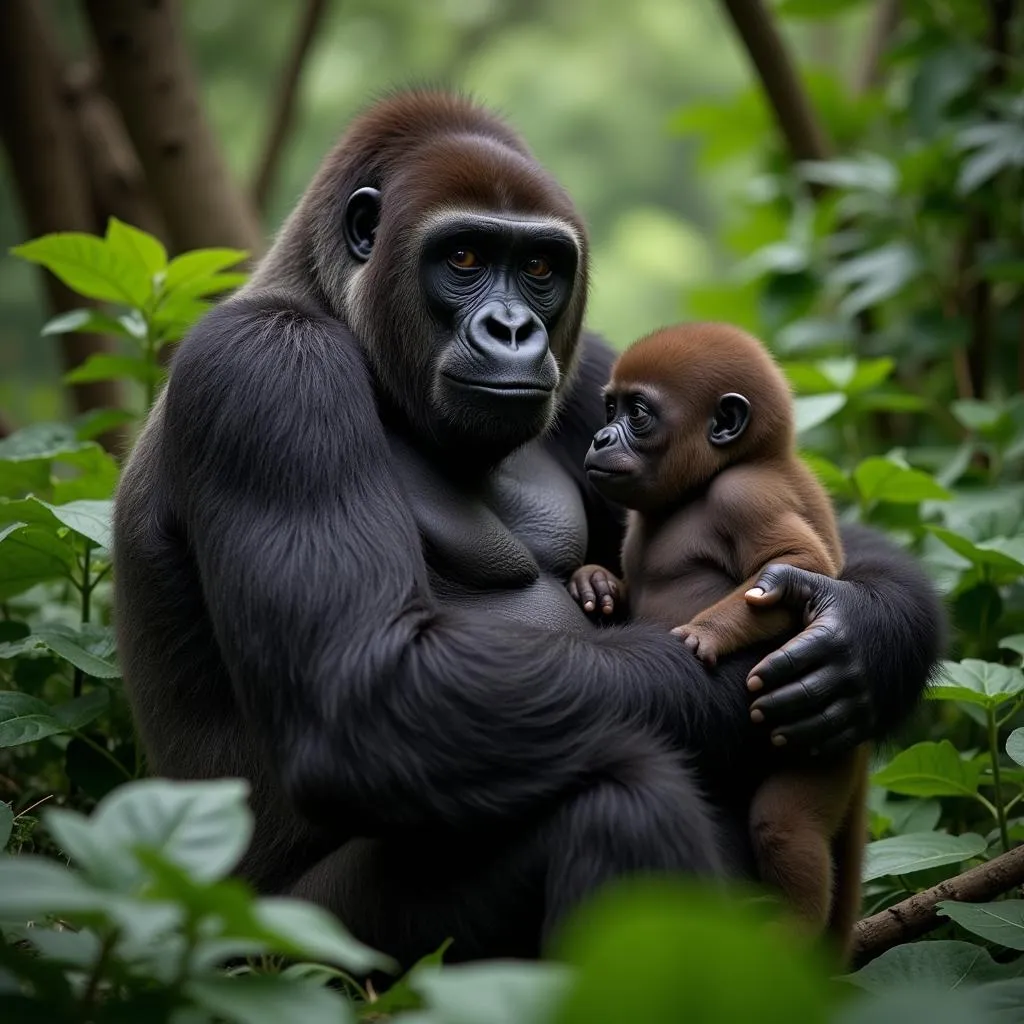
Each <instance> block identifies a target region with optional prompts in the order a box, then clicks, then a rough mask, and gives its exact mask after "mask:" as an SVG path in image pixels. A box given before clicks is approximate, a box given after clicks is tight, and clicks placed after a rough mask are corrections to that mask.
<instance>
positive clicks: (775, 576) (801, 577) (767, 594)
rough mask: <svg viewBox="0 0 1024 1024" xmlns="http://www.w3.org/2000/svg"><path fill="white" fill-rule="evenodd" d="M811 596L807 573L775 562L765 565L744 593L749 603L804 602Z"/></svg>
mask: <svg viewBox="0 0 1024 1024" xmlns="http://www.w3.org/2000/svg"><path fill="white" fill-rule="evenodd" d="M810 596H811V587H810V582H809V580H808V574H807V573H806V572H805V571H804V570H803V569H797V568H796V566H793V565H785V564H783V563H775V564H772V565H766V566H765V567H764V569H762V570H761V575H760V576H759V577H758V579H757V583H755V584H754V586H752V587H751V588H750V589H749V590H748V591H747V592H746V594H744V597H746V599H747V602H748V603H749V604H755V605H760V606H766V605H773V604H779V603H782V604H806V603H807V601H808V599H809V598H810Z"/></svg>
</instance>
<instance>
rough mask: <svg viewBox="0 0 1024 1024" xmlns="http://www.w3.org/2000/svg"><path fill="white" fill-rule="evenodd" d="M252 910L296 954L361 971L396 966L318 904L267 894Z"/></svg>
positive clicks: (260, 922)
mask: <svg viewBox="0 0 1024 1024" xmlns="http://www.w3.org/2000/svg"><path fill="white" fill-rule="evenodd" d="M253 913H254V915H255V918H256V920H257V921H258V922H259V924H260V925H261V926H262V927H263V928H264V929H265V930H266V931H267V932H269V933H271V934H273V935H274V936H276V937H277V938H278V939H280V940H283V942H284V943H286V944H287V946H288V947H291V949H292V951H293V953H295V954H299V955H301V956H306V957H309V958H310V959H313V960H323V961H326V962H328V963H335V964H340V965H341V966H343V967H344V968H345V969H346V970H349V971H353V972H356V973H359V974H363V973H367V972H369V971H371V970H373V969H374V968H382V969H393V968H394V967H395V966H396V965H395V964H394V963H393V962H392V961H391V960H390V959H389V958H388V957H386V956H384V955H383V954H382V953H378V952H377V951H376V950H373V949H370V947H369V946H365V945H364V944H363V943H361V942H358V941H357V940H356V939H354V938H353V937H352V936H351V935H350V934H349V933H348V932H347V931H346V930H345V929H344V928H343V927H342V926H341V924H340V923H339V921H338V919H337V918H336V917H335V916H334V915H333V914H330V913H328V912H327V911H326V910H323V909H322V908H320V907H318V906H316V905H315V904H312V903H306V902H303V901H301V900H293V899H286V898H284V897H268V898H266V899H261V900H258V901H257V903H256V905H255V907H254V908H253Z"/></svg>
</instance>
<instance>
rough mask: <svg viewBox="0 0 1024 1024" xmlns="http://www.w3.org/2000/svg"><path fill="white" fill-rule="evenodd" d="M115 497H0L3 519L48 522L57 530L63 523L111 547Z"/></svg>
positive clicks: (1, 516)
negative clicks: (62, 500)
mask: <svg viewBox="0 0 1024 1024" xmlns="http://www.w3.org/2000/svg"><path fill="white" fill-rule="evenodd" d="M113 504H114V503H113V502H112V501H109V500H107V501H99V500H93V499H82V500H80V501H69V502H68V503H67V504H65V505H52V504H50V503H49V502H46V501H40V500H39V499H38V498H23V499H21V500H20V501H7V502H5V501H0V522H13V521H16V520H20V521H23V522H25V523H28V524H32V525H38V526H45V527H48V528H50V529H51V530H57V529H59V528H60V527H62V526H66V527H67V528H68V529H70V530H73V531H74V532H75V533H77V534H78V535H79V536H80V537H84V538H86V539H88V540H91V541H92V542H93V543H94V544H96V545H98V546H99V547H100V548H103V549H105V550H108V549H109V548H110V545H111V541H112V535H113V531H112V527H111V517H112V514H113Z"/></svg>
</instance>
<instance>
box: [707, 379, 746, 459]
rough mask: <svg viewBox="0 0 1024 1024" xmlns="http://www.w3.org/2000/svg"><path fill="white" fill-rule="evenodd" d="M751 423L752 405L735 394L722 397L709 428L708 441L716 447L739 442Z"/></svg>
mask: <svg viewBox="0 0 1024 1024" xmlns="http://www.w3.org/2000/svg"><path fill="white" fill-rule="evenodd" d="M748 423H750V403H749V402H748V401H747V400H746V399H745V398H744V397H743V396H742V395H737V394H735V393H732V392H731V393H729V394H728V395H722V397H721V398H719V400H718V405H716V406H715V415H714V416H712V417H711V425H710V426H709V427H708V440H709V441H710V442H711V443H712V444H713V445H715V446H716V447H721V446H723V445H727V444H732V442H733V441H738V440H739V438H740V437H741V436H742V434H743V431H744V430H746V429H747V424H748Z"/></svg>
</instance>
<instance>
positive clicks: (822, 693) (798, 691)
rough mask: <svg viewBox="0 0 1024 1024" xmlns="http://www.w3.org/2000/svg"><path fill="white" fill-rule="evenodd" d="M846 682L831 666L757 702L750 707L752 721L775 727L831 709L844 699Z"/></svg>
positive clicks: (760, 698)
mask: <svg viewBox="0 0 1024 1024" xmlns="http://www.w3.org/2000/svg"><path fill="white" fill-rule="evenodd" d="M844 682H845V681H844V680H843V678H842V677H840V676H839V675H838V673H837V672H836V671H835V669H833V668H832V667H831V666H826V667H824V668H820V669H818V670H817V671H814V672H811V673H809V674H808V675H806V676H803V677H802V678H801V679H798V680H797V681H796V682H795V683H789V684H787V685H786V686H782V687H780V688H779V689H777V690H773V691H771V692H770V693H766V694H764V695H762V696H760V697H758V698H757V700H755V701H754V703H753V704H751V705H750V717H751V718H752V719H753V721H755V722H764V721H766V722H768V724H769V725H771V726H780V725H785V724H787V723H789V722H797V721H799V720H800V719H801V718H804V717H806V716H807V715H810V714H813V713H814V712H815V711H818V710H820V709H821V708H824V707H828V705H829V704H830V703H831V702H832V701H834V700H835V699H836V697H837V696H839V695H841V693H842V690H843V687H844Z"/></svg>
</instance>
